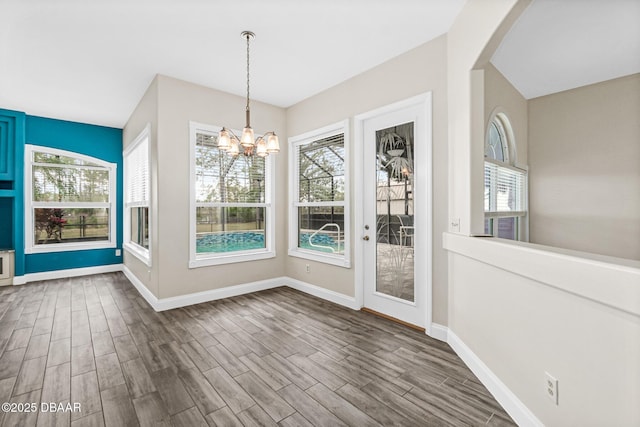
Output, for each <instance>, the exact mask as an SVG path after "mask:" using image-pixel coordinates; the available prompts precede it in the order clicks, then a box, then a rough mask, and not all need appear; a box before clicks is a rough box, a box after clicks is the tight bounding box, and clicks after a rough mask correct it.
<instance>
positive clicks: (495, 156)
mask: <svg viewBox="0 0 640 427" xmlns="http://www.w3.org/2000/svg"><path fill="white" fill-rule="evenodd" d="M505 119H506V116H505ZM506 120H507V121H508V119H506ZM484 157H485V158H487V159H492V160H496V161H498V162H504V163H509V145H508V142H507V132H506V131H505V128H504V124H503V119H501V118H500V117H499V116H498V115H496V116H495V117H494V118H493V120H491V122H490V123H489V129H488V132H487V139H486V141H485V144H484Z"/></svg>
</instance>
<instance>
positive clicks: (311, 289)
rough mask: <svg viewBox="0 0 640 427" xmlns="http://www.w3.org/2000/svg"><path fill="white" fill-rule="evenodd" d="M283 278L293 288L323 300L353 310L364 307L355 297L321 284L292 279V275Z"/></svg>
mask: <svg viewBox="0 0 640 427" xmlns="http://www.w3.org/2000/svg"><path fill="white" fill-rule="evenodd" d="M283 279H284V280H285V282H284V284H286V285H287V286H288V287H290V288H292V289H296V290H298V291H301V292H304V293H306V294H309V295H313V296H315V297H318V298H322V299H323V300H327V301H331V302H333V303H336V304H339V305H342V306H344V307H347V308H351V309H353V310H360V309H361V308H362V306H361V305H360V304H358V302H357V301H356V299H355V298H354V297H350V296H347V295H344V294H341V293H338V292H335V291H331V290H329V289H325V288H321V287H320V286H316V285H312V284H311V283H307V282H303V281H301V280H297V279H292V278H291V277H283Z"/></svg>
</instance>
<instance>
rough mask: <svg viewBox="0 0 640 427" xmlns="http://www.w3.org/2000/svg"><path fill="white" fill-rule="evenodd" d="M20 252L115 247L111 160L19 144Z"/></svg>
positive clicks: (114, 190) (114, 194)
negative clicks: (22, 170)
mask: <svg viewBox="0 0 640 427" xmlns="http://www.w3.org/2000/svg"><path fill="white" fill-rule="evenodd" d="M25 159H26V171H25V172H26V173H25V224H26V239H25V240H26V241H25V246H26V247H25V252H26V253H37V252H59V251H75V250H82V249H98V248H111V247H115V245H116V244H115V230H116V216H115V199H116V164H114V163H108V162H105V161H103V160H100V159H95V158H93V157H89V156H85V155H82V154H77V153H72V152H69V151H63V150H57V149H53V148H47V147H38V146H33V145H26V146H25Z"/></svg>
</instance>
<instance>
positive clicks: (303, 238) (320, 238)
mask: <svg viewBox="0 0 640 427" xmlns="http://www.w3.org/2000/svg"><path fill="white" fill-rule="evenodd" d="M310 236H311V233H300V241H299V245H300V247H301V248H303V249H310V250H312V251H319V252H328V253H338V252H340V251H341V249H342V248H340V247H339V245H338V242H336V241H335V240H334V239H333V237H331V236H330V235H328V234H323V233H319V234H316V235H315V236H313V238H312V239H311V242H313V244H314V245H319V246H320V247H319V246H312V245H311V243H309V237H310ZM329 248H332V249H333V250H331V249H329Z"/></svg>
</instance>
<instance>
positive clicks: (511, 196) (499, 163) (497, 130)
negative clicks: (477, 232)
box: [484, 113, 527, 240]
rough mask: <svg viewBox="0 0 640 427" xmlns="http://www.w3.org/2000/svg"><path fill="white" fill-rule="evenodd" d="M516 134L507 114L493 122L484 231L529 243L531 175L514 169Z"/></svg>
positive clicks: (488, 143)
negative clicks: (526, 235)
mask: <svg viewBox="0 0 640 427" xmlns="http://www.w3.org/2000/svg"><path fill="white" fill-rule="evenodd" d="M514 148H515V147H514V146H513V133H512V130H511V125H510V123H509V119H508V118H507V116H506V115H505V114H504V113H498V114H496V115H494V117H493V119H492V120H491V121H490V122H489V127H488V129H487V137H486V141H485V152H484V153H485V154H484V156H485V162H484V217H485V221H484V231H485V233H486V234H491V235H494V236H496V237H500V238H503V239H511V240H526V239H525V233H524V232H523V231H524V229H525V224H524V220H526V216H527V172H526V170H523V169H520V168H517V167H515V166H514V163H515V162H514V161H512V159H514V158H515V154H514V155H511V154H510V153H515V150H514Z"/></svg>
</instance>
